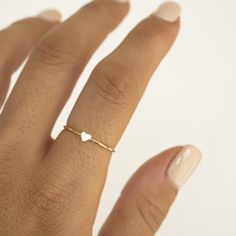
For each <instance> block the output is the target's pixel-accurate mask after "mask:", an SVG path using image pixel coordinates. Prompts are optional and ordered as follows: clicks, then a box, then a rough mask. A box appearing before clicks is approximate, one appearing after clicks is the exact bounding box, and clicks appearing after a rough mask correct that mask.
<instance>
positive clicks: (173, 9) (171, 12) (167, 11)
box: [153, 2, 181, 23]
mask: <svg viewBox="0 0 236 236" xmlns="http://www.w3.org/2000/svg"><path fill="white" fill-rule="evenodd" d="M153 14H154V15H155V16H157V17H159V18H161V19H162V20H165V21H167V22H170V23H174V22H175V21H177V20H178V18H179V16H180V14H181V7H180V6H179V5H178V4H177V3H175V2H165V3H163V4H161V5H160V6H159V7H158V9H157V10H156V11H155V12H154V13H153Z"/></svg>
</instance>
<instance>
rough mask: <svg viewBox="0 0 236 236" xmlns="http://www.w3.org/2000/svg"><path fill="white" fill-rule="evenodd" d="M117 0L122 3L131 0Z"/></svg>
mask: <svg viewBox="0 0 236 236" xmlns="http://www.w3.org/2000/svg"><path fill="white" fill-rule="evenodd" d="M116 1H117V2H120V3H126V2H129V0H116Z"/></svg>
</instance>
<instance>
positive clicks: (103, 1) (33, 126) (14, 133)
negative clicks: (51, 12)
mask: <svg viewBox="0 0 236 236" xmlns="http://www.w3.org/2000/svg"><path fill="white" fill-rule="evenodd" d="M128 6H129V5H128V4H125V3H121V2H118V1H114V0H96V1H92V2H91V3H89V4H87V5H86V6H84V7H83V8H82V9H81V10H79V11H78V12H77V13H76V14H74V15H73V16H72V17H70V18H69V19H68V20H67V21H65V22H64V23H63V24H61V25H60V26H59V27H57V28H56V29H55V30H53V31H52V32H50V33H49V34H48V35H47V36H46V37H45V38H44V39H43V40H42V42H41V44H40V45H39V47H38V48H37V49H36V50H35V51H34V53H33V54H32V56H31V58H30V59H29V61H28V63H27V65H26V67H25V68H24V70H23V72H22V74H21V76H20V78H19V80H18V81H17V83H16V86H15V88H14V90H13V92H12V94H11V96H10V98H9V99H8V101H7V104H6V106H5V108H4V110H3V112H2V114H1V119H0V129H1V133H2V134H4V137H5V138H8V139H9V140H12V142H13V143H14V145H16V143H18V144H19V146H24V147H25V146H26V147H27V148H25V149H26V150H28V147H30V148H31V149H33V150H35V151H38V150H41V149H43V148H45V147H46V144H47V143H48V140H49V139H50V134H51V129H52V127H53V125H54V123H55V120H56V118H57V117H58V115H59V113H60V111H61V109H62V107H63V106H64V104H65V102H66V100H67V99H68V97H69V95H70V93H71V91H72V89H73V87H74V84H75V82H76V81H77V78H78V76H79V75H80V73H81V72H82V70H83V68H84V66H85V65H86V63H87V61H88V60H89V58H90V57H91V55H92V53H93V52H94V51H95V49H96V48H97V47H98V46H99V44H100V43H101V42H102V41H103V39H104V38H105V37H106V36H107V34H108V33H109V32H110V31H112V30H113V29H114V28H115V27H116V26H117V24H118V23H119V22H120V21H121V20H122V19H123V17H124V16H125V15H126V13H127V11H128ZM16 141H17V142H16ZM31 151H32V150H31Z"/></svg>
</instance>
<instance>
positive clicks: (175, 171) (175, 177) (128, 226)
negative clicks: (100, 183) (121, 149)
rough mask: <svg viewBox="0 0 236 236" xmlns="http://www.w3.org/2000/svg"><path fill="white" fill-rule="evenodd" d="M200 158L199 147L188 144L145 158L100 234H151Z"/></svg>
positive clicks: (106, 235)
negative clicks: (149, 158) (146, 160)
mask: <svg viewBox="0 0 236 236" xmlns="http://www.w3.org/2000/svg"><path fill="white" fill-rule="evenodd" d="M200 159H201V153H200V151H199V150H198V149H197V148H196V147H194V146H191V145H187V146H185V147H175V148H172V149H169V150H167V151H165V152H163V153H161V154H159V155H158V156H156V157H154V158H152V159H151V160H149V161H148V162H146V163H145V164H144V165H143V166H142V167H141V168H140V169H139V170H138V171H137V172H136V173H135V174H134V175H133V177H132V178H131V179H130V181H129V182H128V184H127V185H126V187H125V189H124V190H123V192H122V194H121V196H120V198H119V199H118V201H117V203H116V205H115V207H114V209H113V210H112V212H111V214H110V216H109V217H108V219H107V221H106V222H105V224H104V225H103V227H102V229H101V231H100V234H99V236H108V235H112V236H116V235H117V236H118V235H124V236H126V235H127V236H143V235H145V236H149V235H150V236H151V235H154V234H155V232H156V231H157V230H158V229H159V227H160V226H161V224H162V222H163V220H164V219H165V218H166V216H167V213H168V211H169V208H170V207H171V205H172V204H173V202H174V200H175V197H176V195H177V193H178V189H179V188H180V187H181V186H182V185H183V184H184V183H185V181H186V180H187V179H188V177H189V176H190V175H191V174H192V172H193V171H194V170H195V168H196V167H197V165H198V163H199V161H200Z"/></svg>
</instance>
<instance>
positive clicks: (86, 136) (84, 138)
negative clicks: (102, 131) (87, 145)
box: [64, 125, 115, 152]
mask: <svg viewBox="0 0 236 236" xmlns="http://www.w3.org/2000/svg"><path fill="white" fill-rule="evenodd" d="M64 129H65V130H68V131H69V132H71V133H73V134H76V135H78V136H80V138H81V141H82V142H88V141H90V142H93V143H96V144H98V145H99V146H100V147H103V148H105V149H106V150H108V151H110V152H115V149H113V148H110V147H108V146H106V145H105V144H103V143H101V142H99V141H98V140H96V139H95V138H93V137H92V135H91V134H88V133H86V132H85V131H82V132H79V131H77V130H75V129H74V128H71V127H69V126H66V125H65V126H64Z"/></svg>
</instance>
